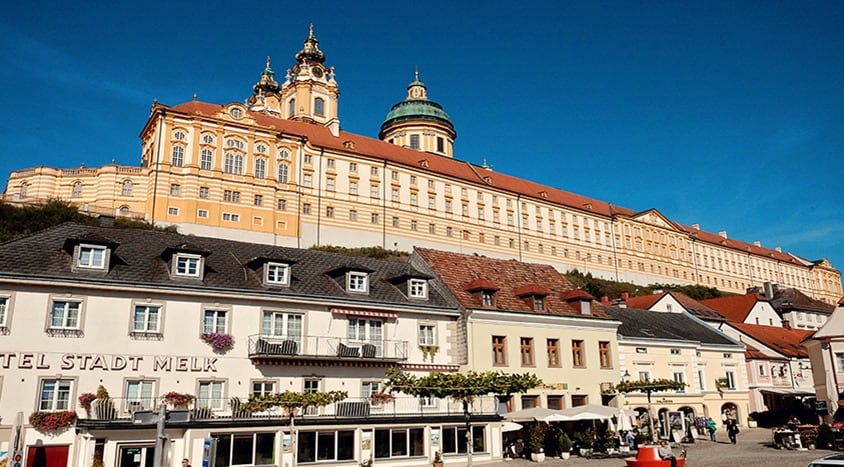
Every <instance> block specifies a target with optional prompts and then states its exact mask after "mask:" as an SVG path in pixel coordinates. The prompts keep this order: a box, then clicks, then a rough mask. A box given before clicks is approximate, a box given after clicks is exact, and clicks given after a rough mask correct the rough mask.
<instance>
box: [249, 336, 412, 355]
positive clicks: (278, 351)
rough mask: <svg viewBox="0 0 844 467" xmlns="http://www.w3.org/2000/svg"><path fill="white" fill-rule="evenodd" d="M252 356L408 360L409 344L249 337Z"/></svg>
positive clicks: (304, 337) (309, 337)
mask: <svg viewBox="0 0 844 467" xmlns="http://www.w3.org/2000/svg"><path fill="white" fill-rule="evenodd" d="M249 356H250V357H286V358H296V357H317V358H331V359H340V360H387V361H401V360H407V341H398V340H379V341H356V340H351V339H345V338H341V337H327V336H302V337H276V336H262V335H252V336H249Z"/></svg>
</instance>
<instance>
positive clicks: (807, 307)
mask: <svg viewBox="0 0 844 467" xmlns="http://www.w3.org/2000/svg"><path fill="white" fill-rule="evenodd" d="M770 301H771V305H773V307H774V308H775V309H776V310H777V311H779V312H780V313H788V312H790V311H811V312H813V313H822V314H827V315H829V314H832V312H833V311H834V310H835V305H833V304H831V303H825V302H822V301H820V300H815V299H814V298H811V297H809V296H808V295H806V294H804V293H803V292H801V291H799V290H797V289H794V288H788V289H778V290H777V291H776V292H774V298H772V299H771V300H770Z"/></svg>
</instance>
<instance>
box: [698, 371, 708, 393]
mask: <svg viewBox="0 0 844 467" xmlns="http://www.w3.org/2000/svg"><path fill="white" fill-rule="evenodd" d="M697 387H698V389H700V390H701V391H705V390H706V382H705V380H704V377H703V370H697Z"/></svg>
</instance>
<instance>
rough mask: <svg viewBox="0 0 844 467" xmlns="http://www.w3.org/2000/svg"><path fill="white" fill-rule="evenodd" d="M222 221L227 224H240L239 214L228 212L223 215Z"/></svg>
mask: <svg viewBox="0 0 844 467" xmlns="http://www.w3.org/2000/svg"><path fill="white" fill-rule="evenodd" d="M223 220H224V221H228V222H240V214H232V213H230V212H224V213H223Z"/></svg>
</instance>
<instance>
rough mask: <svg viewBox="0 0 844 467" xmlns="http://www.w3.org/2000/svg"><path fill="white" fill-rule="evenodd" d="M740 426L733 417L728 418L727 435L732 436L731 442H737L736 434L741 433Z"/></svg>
mask: <svg viewBox="0 0 844 467" xmlns="http://www.w3.org/2000/svg"><path fill="white" fill-rule="evenodd" d="M739 431H740V430H739V427H738V423H736V421H735V420H733V419H732V418H731V419H729V420H727V436H728V437H729V438H730V442H731V443H733V444H736V435H737V434H739Z"/></svg>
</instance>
